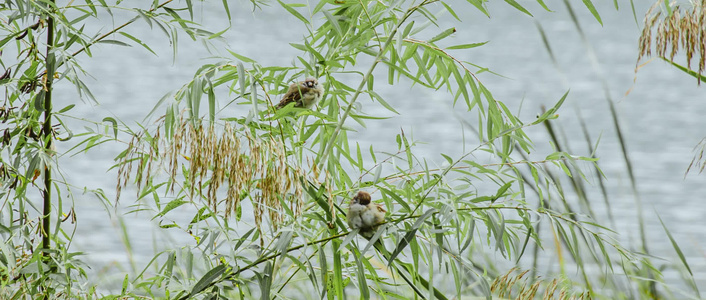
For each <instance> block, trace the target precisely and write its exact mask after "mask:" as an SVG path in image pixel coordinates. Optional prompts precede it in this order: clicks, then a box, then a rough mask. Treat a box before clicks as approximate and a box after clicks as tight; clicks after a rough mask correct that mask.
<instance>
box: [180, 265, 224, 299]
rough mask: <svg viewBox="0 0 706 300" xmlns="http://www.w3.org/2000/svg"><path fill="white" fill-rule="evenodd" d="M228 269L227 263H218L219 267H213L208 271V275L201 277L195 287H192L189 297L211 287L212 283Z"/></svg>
mask: <svg viewBox="0 0 706 300" xmlns="http://www.w3.org/2000/svg"><path fill="white" fill-rule="evenodd" d="M225 271H226V265H218V266H217V267H215V268H213V269H211V270H210V271H208V272H207V273H206V275H203V277H201V279H199V281H198V282H197V283H196V285H194V287H193V288H192V289H191V292H190V293H189V297H193V296H196V295H197V294H198V293H200V292H202V291H203V290H204V289H206V288H207V287H209V286H210V285H211V283H213V282H214V281H215V280H216V279H218V278H219V277H221V275H222V274H223V272H225Z"/></svg>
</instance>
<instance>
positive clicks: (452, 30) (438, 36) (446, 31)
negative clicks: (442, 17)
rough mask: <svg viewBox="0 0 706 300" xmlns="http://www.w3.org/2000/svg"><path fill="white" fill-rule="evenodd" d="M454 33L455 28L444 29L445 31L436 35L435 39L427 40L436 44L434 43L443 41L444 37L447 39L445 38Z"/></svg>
mask: <svg viewBox="0 0 706 300" xmlns="http://www.w3.org/2000/svg"><path fill="white" fill-rule="evenodd" d="M455 32H456V28H449V29H446V30H444V31H442V32H441V33H439V34H437V35H436V36H435V37H433V38H431V39H430V40H429V43H433V42H436V41H438V40H441V39H443V38H445V37H447V36H449V35H451V34H453V33H455Z"/></svg>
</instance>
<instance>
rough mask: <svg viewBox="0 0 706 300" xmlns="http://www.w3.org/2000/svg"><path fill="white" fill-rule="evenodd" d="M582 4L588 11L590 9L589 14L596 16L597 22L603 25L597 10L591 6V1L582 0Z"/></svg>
mask: <svg viewBox="0 0 706 300" xmlns="http://www.w3.org/2000/svg"><path fill="white" fill-rule="evenodd" d="M583 4H585V5H586V7H587V8H588V10H589V11H591V14H593V17H594V18H596V20H597V21H598V23H601V26H603V21H602V20H601V15H599V14H598V11H597V10H596V7H594V6H593V3H591V0H583Z"/></svg>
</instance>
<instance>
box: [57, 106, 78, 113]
mask: <svg viewBox="0 0 706 300" xmlns="http://www.w3.org/2000/svg"><path fill="white" fill-rule="evenodd" d="M74 106H76V104H69V105H67V106H66V107H64V108H62V109H61V110H59V111H58V112H57V114H60V113H65V112H67V111H69V110H70V109H72V108H74Z"/></svg>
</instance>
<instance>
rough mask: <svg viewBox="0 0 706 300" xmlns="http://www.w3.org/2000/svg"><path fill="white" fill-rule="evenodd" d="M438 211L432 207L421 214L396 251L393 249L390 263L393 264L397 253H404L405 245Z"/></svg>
mask: <svg viewBox="0 0 706 300" xmlns="http://www.w3.org/2000/svg"><path fill="white" fill-rule="evenodd" d="M435 212H436V209H434V208H430V209H429V210H427V211H425V212H424V214H422V215H421V216H419V218H418V219H417V221H416V222H414V225H412V228H410V229H409V230H408V231H407V233H406V234H405V235H404V237H403V238H402V239H401V240H400V242H399V243H398V244H397V247H396V248H395V250H394V251H392V254H390V258H389V260H388V262H387V263H388V265H392V262H393V261H394V260H395V258H396V257H397V255H399V254H400V253H402V250H404V248H405V247H407V245H408V244H409V242H410V241H411V240H412V239H413V238H414V236H415V234H416V233H417V230H418V229H419V227H421V226H422V224H424V221H425V220H426V219H427V218H429V216H431V215H432V214H434V213H435Z"/></svg>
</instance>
